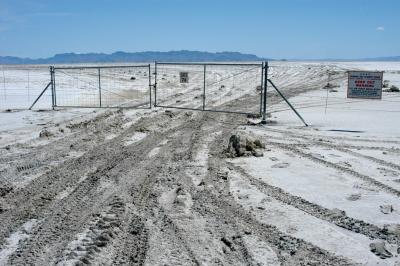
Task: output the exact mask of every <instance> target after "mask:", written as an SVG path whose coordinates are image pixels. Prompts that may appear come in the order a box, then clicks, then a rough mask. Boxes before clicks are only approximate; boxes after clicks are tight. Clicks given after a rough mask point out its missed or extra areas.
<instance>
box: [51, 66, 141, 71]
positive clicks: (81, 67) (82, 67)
mask: <svg viewBox="0 0 400 266" xmlns="http://www.w3.org/2000/svg"><path fill="white" fill-rule="evenodd" d="M147 66H148V65H123V66H118V65H116V66H76V67H53V69H54V70H62V69H88V68H89V69H91V68H92V69H93V68H94V69H98V68H133V67H138V68H139V67H142V68H145V67H147Z"/></svg>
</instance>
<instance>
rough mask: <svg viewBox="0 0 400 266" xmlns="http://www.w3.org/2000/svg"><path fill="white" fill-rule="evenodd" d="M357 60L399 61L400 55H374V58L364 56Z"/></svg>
mask: <svg viewBox="0 0 400 266" xmlns="http://www.w3.org/2000/svg"><path fill="white" fill-rule="evenodd" d="M358 61H387V62H398V61H400V56H385V57H374V58H364V59H360V60H358Z"/></svg>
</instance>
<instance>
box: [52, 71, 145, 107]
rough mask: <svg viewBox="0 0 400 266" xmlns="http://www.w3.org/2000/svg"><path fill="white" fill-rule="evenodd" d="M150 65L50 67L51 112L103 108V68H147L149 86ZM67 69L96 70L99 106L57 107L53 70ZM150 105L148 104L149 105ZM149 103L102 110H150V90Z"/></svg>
mask: <svg viewBox="0 0 400 266" xmlns="http://www.w3.org/2000/svg"><path fill="white" fill-rule="evenodd" d="M150 66H151V65H150V64H147V65H124V66H87V67H86V66H79V67H54V66H50V74H51V79H52V96H53V97H52V100H53V110H54V107H63V108H103V106H102V99H101V74H100V70H101V69H103V68H108V69H111V68H147V69H148V71H149V85H150V86H151V68H150ZM68 69H98V87H99V106H80V105H76V106H74V105H60V106H58V105H57V97H56V81H55V76H56V75H55V70H68ZM149 103H150V104H149ZM149 103H143V104H138V105H135V106H107V107H104V108H125V109H128V108H137V109H151V88H150V99H149ZM147 104H149V107H148V108H140V106H143V105H147Z"/></svg>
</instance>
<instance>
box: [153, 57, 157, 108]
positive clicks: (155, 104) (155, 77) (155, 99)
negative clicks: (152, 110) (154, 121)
mask: <svg viewBox="0 0 400 266" xmlns="http://www.w3.org/2000/svg"><path fill="white" fill-rule="evenodd" d="M154 107H157V61H155V62H154Z"/></svg>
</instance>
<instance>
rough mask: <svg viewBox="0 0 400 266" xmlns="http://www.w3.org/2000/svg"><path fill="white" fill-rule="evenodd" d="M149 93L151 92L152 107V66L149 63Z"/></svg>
mask: <svg viewBox="0 0 400 266" xmlns="http://www.w3.org/2000/svg"><path fill="white" fill-rule="evenodd" d="M149 93H150V109H151V67H150V64H149Z"/></svg>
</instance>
